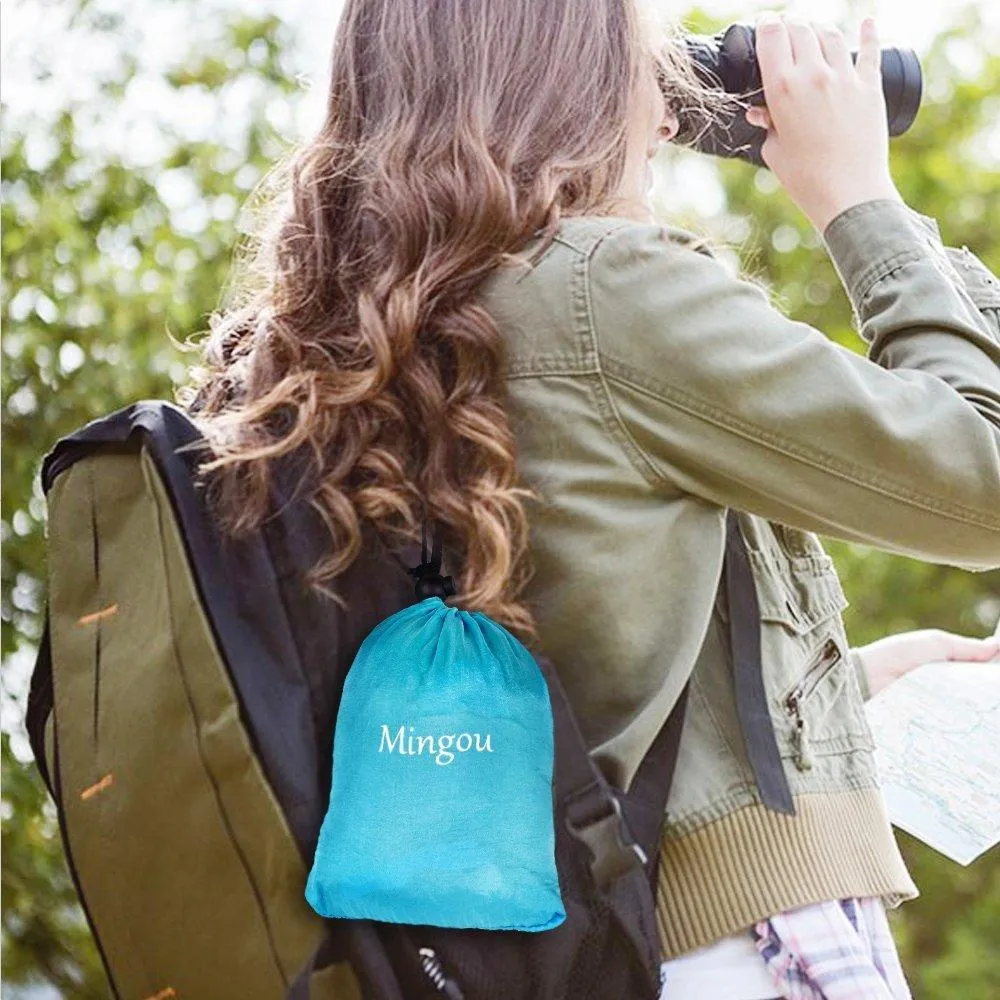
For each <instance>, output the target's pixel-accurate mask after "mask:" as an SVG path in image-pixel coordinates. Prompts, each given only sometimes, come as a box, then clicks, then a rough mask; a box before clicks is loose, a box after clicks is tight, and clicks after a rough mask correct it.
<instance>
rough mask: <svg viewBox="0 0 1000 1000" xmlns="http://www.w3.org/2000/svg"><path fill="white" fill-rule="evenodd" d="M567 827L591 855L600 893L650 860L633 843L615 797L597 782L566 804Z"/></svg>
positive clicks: (591, 867)
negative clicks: (600, 889)
mask: <svg viewBox="0 0 1000 1000" xmlns="http://www.w3.org/2000/svg"><path fill="white" fill-rule="evenodd" d="M595 792H596V793H597V794H596V795H595V794H594V793H595ZM588 799H589V801H588ZM609 807H610V808H609ZM566 826H567V828H568V829H569V832H570V833H571V834H572V835H573V836H574V837H575V838H576V839H577V840H579V841H581V842H582V843H584V844H585V845H586V846H587V849H588V850H589V851H590V854H591V860H590V871H591V873H592V874H593V876H594V881H595V882H596V883H597V885H598V886H599V887H600V888H602V889H603V888H605V887H606V886H608V885H609V884H610V883H611V882H613V881H614V880H615V879H617V878H621V876H623V875H627V874H629V872H631V871H632V870H633V869H635V868H641V867H643V866H645V865H646V863H647V862H648V860H649V859H648V858H647V856H646V852H645V851H644V850H643V849H642V848H641V847H640V846H639V845H638V844H637V843H636V842H635V841H634V840H633V839H632V836H631V834H630V832H629V830H628V827H627V826H626V824H625V817H624V815H623V814H622V807H621V803H620V802H619V801H618V798H617V796H616V795H615V794H614V793H613V792H605V790H604V789H603V788H602V787H601V786H600V785H599V784H598V783H597V782H596V781H595V782H593V783H592V784H590V785H588V786H587V787H586V788H584V789H582V790H581V791H580V792H577V793H576V794H574V795H573V796H571V797H570V798H569V799H568V800H567V801H566Z"/></svg>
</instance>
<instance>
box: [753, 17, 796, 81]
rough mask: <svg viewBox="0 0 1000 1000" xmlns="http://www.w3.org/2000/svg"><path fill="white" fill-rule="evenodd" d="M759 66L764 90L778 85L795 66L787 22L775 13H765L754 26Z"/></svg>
mask: <svg viewBox="0 0 1000 1000" xmlns="http://www.w3.org/2000/svg"><path fill="white" fill-rule="evenodd" d="M754 34H755V36H756V48H757V65H758V66H759V67H760V78H761V82H762V83H763V84H764V89H765V90H767V89H768V84H769V83H778V81H780V80H782V79H783V78H784V77H785V76H787V74H788V73H789V72H790V71H791V69H792V67H793V66H794V65H795V60H794V59H793V58H792V43H791V41H790V40H789V38H788V30H787V28H786V27H785V22H784V21H782V20H781V18H780V17H778V15H777V14H775V13H774V12H773V11H769V10H768V11H764V13H762V14H761V15H759V16H758V18H757V21H756V23H755V25H754Z"/></svg>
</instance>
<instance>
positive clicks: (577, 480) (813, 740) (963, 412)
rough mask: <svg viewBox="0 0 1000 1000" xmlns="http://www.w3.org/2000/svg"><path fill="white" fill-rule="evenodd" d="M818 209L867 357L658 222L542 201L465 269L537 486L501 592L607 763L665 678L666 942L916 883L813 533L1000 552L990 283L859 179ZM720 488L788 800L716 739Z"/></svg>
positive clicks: (903, 891)
mask: <svg viewBox="0 0 1000 1000" xmlns="http://www.w3.org/2000/svg"><path fill="white" fill-rule="evenodd" d="M823 238H824V241H825V245H826V247H827V249H828V251H829V253H830V255H831V257H832V259H833V262H834V264H835V266H836V268H837V271H838V273H839V275H840V278H841V280H842V282H843V285H844V288H845V289H846V291H847V293H848V295H849V297H850V300H851V302H852V304H853V307H854V311H855V320H856V325H857V329H858V331H859V333H860V335H861V336H862V337H863V338H864V340H865V341H867V343H868V357H867V358H865V357H862V356H860V355H859V354H856V353H854V352H852V351H850V350H847V349H846V348H843V347H841V346H839V345H837V344H835V343H833V342H832V341H830V340H829V339H828V338H827V337H826V336H824V334H823V333H822V332H820V331H819V330H816V329H814V328H812V327H810V326H808V325H807V324H805V323H801V322H796V321H795V320H792V319H789V318H787V317H786V316H784V315H783V314H782V313H781V312H780V311H779V310H778V309H776V308H774V307H773V306H772V305H771V303H770V302H769V300H768V298H767V295H766V293H765V292H764V291H763V290H762V289H761V288H760V287H759V286H758V285H757V284H754V283H752V282H750V281H747V280H744V279H742V278H739V277H737V276H735V275H733V274H732V273H731V272H730V270H729V269H728V268H727V267H726V266H725V265H724V263H723V262H722V261H721V260H720V259H719V258H718V256H716V255H715V254H713V253H712V252H711V251H710V250H707V249H699V248H698V247H697V246H696V244H695V237H694V236H693V234H691V233H689V232H686V231H685V230H681V229H677V228H674V227H669V226H665V227H661V226H657V225H651V224H642V223H637V222H633V221H631V220H628V219H623V218H610V217H578V218H571V219H567V220H565V221H564V222H563V223H562V224H561V228H560V230H559V232H558V234H557V235H556V237H555V239H554V240H553V241H552V242H551V243H550V244H549V245H548V247H547V248H545V246H544V245H543V244H540V243H539V242H538V240H539V237H538V236H537V235H536V237H535V240H534V241H532V243H531V244H529V246H528V248H527V250H526V252H525V254H524V255H523V256H524V257H528V256H529V255H532V254H533V253H535V252H536V251H539V250H541V251H543V252H542V253H541V256H540V258H539V259H537V261H536V262H535V263H534V264H533V265H522V266H514V267H511V268H504V269H502V270H500V271H497V272H495V273H494V274H493V275H492V276H491V277H490V278H489V279H488V281H487V282H486V283H485V284H484V285H483V286H482V289H481V296H482V298H481V301H482V304H483V305H484V306H485V307H486V309H487V310H488V312H489V313H490V314H491V315H492V316H493V318H494V319H495V320H496V322H497V324H498V326H499V327H500V330H501V332H502V333H503V335H504V337H505V340H506V343H507V345H508V386H509V390H510V414H511V420H512V425H513V427H514V432H515V435H516V439H517V445H518V449H519V467H520V469H521V473H522V476H523V479H524V481H525V484H526V485H528V486H530V487H532V488H533V489H534V490H535V491H536V492H537V494H538V495H539V498H540V499H539V501H537V502H532V503H531V504H530V507H529V517H530V523H531V533H532V536H531V545H532V553H533V559H534V564H535V567H536V572H535V575H534V577H533V579H532V581H531V583H530V585H529V587H528V589H527V592H526V594H525V597H526V599H527V600H528V601H529V602H530V603H531V605H532V607H533V609H534V610H535V612H536V616H537V621H538V626H539V632H540V635H541V639H542V643H541V645H542V646H543V648H544V651H545V652H546V653H547V654H548V655H550V656H551V657H552V660H553V662H554V663H555V665H556V668H557V670H558V672H559V674H560V677H561V679H562V681H563V683H564V684H565V686H566V689H567V692H568V694H569V697H570V700H571V702H572V704H573V705H574V708H575V709H576V712H577V714H578V718H579V721H580V724H581V726H582V728H583V731H584V735H585V737H586V738H587V739H588V741H589V744H590V746H591V748H592V753H593V755H594V756H595V759H596V760H597V761H598V762H599V763H600V765H601V766H602V768H603V769H604V770H605V772H606V773H607V775H608V776H609V778H610V779H611V780H612V781H614V782H615V783H616V784H618V785H619V786H620V787H622V788H627V787H628V786H629V783H630V782H631V780H632V777H633V776H634V774H635V771H636V769H637V767H638V764H639V762H640V761H641V759H642V757H643V755H644V754H645V752H646V750H647V748H648V747H649V745H650V743H651V742H652V740H653V738H654V736H655V734H656V733H657V731H658V730H659V728H660V727H661V725H662V724H663V722H664V720H665V719H666V717H667V715H668V714H669V712H670V709H671V707H672V706H673V705H674V702H675V700H676V699H677V697H678V695H679V693H680V691H681V689H682V688H683V686H684V685H685V683H686V682H687V681H688V680H689V678H690V679H691V681H692V686H691V697H690V699H689V704H688V710H687V716H686V720H685V725H684V730H683V736H682V741H681V749H680V757H679V761H678V767H677V774H676V778H675V781H674V784H673V787H672V789H671V793H670V799H669V802H668V806H667V812H668V816H667V824H666V827H665V834H664V841H663V850H662V851H661V860H660V865H661V870H660V892H659V897H660V898H659V900H658V911H659V917H660V930H661V941H662V945H663V950H664V954H665V955H676V954H679V953H682V952H684V951H687V950H690V949H692V948H696V947H699V946H700V945H703V944H705V943H707V942H708V941H711V940H714V939H716V938H718V937H721V936H723V935H725V934H728V933H733V932H735V931H736V930H738V929H740V928H741V927H746V926H749V925H750V924H751V923H753V922H754V921H755V920H758V919H760V918H762V917H764V916H767V915H769V914H772V913H775V912H778V911H780V910H784V909H788V908H790V907H794V906H798V905H804V904H806V903H809V902H812V901H816V900H819V899H830V898H840V897H846V896H864V895H880V896H882V897H883V898H885V899H886V900H887V901H888V902H889V903H890V905H893V904H895V903H897V902H898V901H900V900H902V899H905V898H909V897H911V896H913V895H915V893H916V889H915V887H914V885H913V883H912V881H911V879H910V877H909V875H908V874H907V871H906V868H905V866H904V865H903V862H902V860H901V858H900V855H899V852H898V850H897V848H896V845H895V841H894V839H893V836H892V831H891V828H890V826H889V823H888V821H887V819H886V815H885V810H884V806H883V801H882V796H881V793H880V791H879V785H878V777H877V773H876V768H875V762H874V759H873V753H872V751H873V743H872V735H871V732H870V731H869V728H868V726H867V724H866V720H865V713H864V707H863V701H864V698H865V695H866V689H865V684H864V676H863V672H862V671H861V669H860V661H859V660H858V658H857V656H856V654H855V653H853V652H852V651H851V650H850V647H849V644H848V640H847V637H846V635H845V631H844V626H843V622H842V620H841V612H842V611H843V609H844V608H845V606H846V605H847V599H846V598H845V596H844V593H843V590H842V589H841V586H840V582H839V580H838V578H837V574H836V572H835V569H834V566H833V563H832V561H831V559H830V557H829V556H828V555H827V554H826V553H825V552H824V550H823V548H822V545H821V544H820V541H819V539H818V538H817V536H816V534H815V533H816V532H818V533H822V534H825V535H828V536H831V537H836V538H842V539H847V540H849V541H853V542H860V543H863V544H866V545H870V546H874V547H877V548H880V549H884V550H886V551H889V552H896V553H901V554H904V555H907V556H911V557H915V558H918V559H922V560H925V561H928V562H936V563H944V564H949V565H953V566H960V567H963V568H967V569H969V570H973V571H979V570H986V569H990V568H994V567H997V566H1000V285H998V283H997V281H996V279H995V278H994V277H993V276H992V275H991V274H990V273H989V272H988V271H987V270H986V269H985V267H983V266H982V264H981V263H980V262H979V261H978V259H977V258H976V257H975V256H973V255H972V254H971V253H969V252H968V250H962V251H958V250H952V249H950V248H948V249H946V248H943V247H942V244H941V240H940V236H939V232H938V229H937V225H936V224H935V222H934V221H933V220H931V219H929V218H927V217H925V216H921V215H919V214H918V213H916V212H914V211H912V210H911V209H909V208H907V207H906V206H904V205H902V204H901V203H898V202H893V201H890V200H877V201H870V202H866V203H863V204H860V205H856V206H854V207H853V208H850V209H848V210H847V211H845V212H843V213H841V214H840V215H839V216H838V217H837V218H836V219H834V220H833V221H832V222H831V223H830V225H829V226H828V227H827V229H826V230H825V232H824V234H823ZM728 507H732V508H735V509H738V510H739V511H741V512H742V513H741V515H740V521H741V526H742V528H743V532H744V535H745V536H746V539H747V544H748V547H749V555H750V561H751V565H752V568H753V572H754V576H755V581H756V585H757V590H758V596H759V602H760V609H761V632H762V652H763V659H764V669H765V684H766V688H767V692H768V695H769V698H770V708H771V714H772V718H773V723H774V728H775V731H776V734H777V738H778V744H779V748H780V751H781V754H782V758H783V761H784V763H785V769H786V773H787V775H788V779H789V783H790V786H791V789H792V792H793V795H794V797H795V803H796V815H795V816H794V817H789V816H786V815H782V814H777V813H774V812H771V811H769V810H767V809H765V808H764V807H763V806H762V805H761V804H760V800H759V797H758V795H757V792H756V789H755V786H754V784H753V780H752V776H751V772H750V769H749V765H748V762H747V759H746V756H745V753H744V750H743V744H742V738H741V734H740V728H739V722H738V718H737V714H736V707H735V698H734V693H733V685H732V681H731V678H730V666H729V662H728V659H727V657H728V652H727V647H726V642H725V637H726V632H725V619H726V609H725V607H724V605H723V603H722V601H721V599H718V600H717V588H718V581H719V576H720V572H721V567H722V556H723V542H724V516H725V509H726V508H728Z"/></svg>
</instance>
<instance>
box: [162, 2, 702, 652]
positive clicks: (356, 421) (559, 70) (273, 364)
mask: <svg viewBox="0 0 1000 1000" xmlns="http://www.w3.org/2000/svg"><path fill="white" fill-rule="evenodd" d="M650 71H653V72H656V73H657V74H658V76H659V79H660V82H661V86H663V88H664V90H665V93H666V96H667V99H668V104H669V105H670V106H672V107H674V108H675V109H677V110H683V113H684V114H685V117H686V118H687V120H689V121H690V120H691V115H692V113H698V112H699V111H701V112H704V111H705V110H706V109H707V108H708V107H709V106H710V101H711V98H710V92H708V91H706V90H705V89H704V87H703V85H702V84H700V83H699V81H698V80H697V78H696V76H695V74H694V71H693V68H692V66H691V65H690V63H689V62H688V61H687V59H686V56H685V55H684V50H683V47H682V46H681V45H680V44H679V39H678V37H676V36H675V35H674V34H673V33H672V32H671V31H670V29H668V28H666V27H664V26H663V25H662V24H660V23H659V22H657V21H656V20H655V18H654V17H653V16H652V15H651V14H650V12H649V10H648V9H646V8H644V5H643V3H642V0H544V2H542V0H503V2H500V3H498V2H496V0H435V2H433V3H428V2H427V0H391V2H389V0H348V2H347V3H346V5H345V8H344V11H343V14H342V17H341V20H340V23H339V25H338V28H337V32H336V37H335V40H334V46H333V55H332V66H331V79H330V88H329V98H328V104H327V111H326V117H325V121H324V123H323V125H322V127H321V128H320V130H319V132H318V134H317V135H316V136H315V137H314V138H312V139H311V140H309V141H308V142H305V143H304V144H302V145H301V146H299V147H296V148H295V149H293V150H292V151H291V152H290V154H289V155H288V156H287V157H285V158H284V159H283V161H282V162H279V163H278V164H277V165H276V166H275V168H274V169H273V170H272V171H271V172H270V174H269V175H268V177H267V178H265V181H264V183H263V184H262V185H261V186H259V188H258V192H257V194H258V201H260V200H261V198H263V204H264V210H263V211H261V212H260V213H259V216H258V217H259V219H260V222H259V224H258V226H257V228H256V229H255V230H252V231H251V232H250V235H249V239H248V240H246V241H245V242H244V243H243V245H242V246H241V247H240V248H238V254H237V268H236V269H235V270H234V273H235V274H236V280H233V279H232V278H231V287H230V294H229V295H228V299H227V302H226V304H225V307H224V308H223V309H221V310H220V311H217V312H214V313H213V314H212V315H211V316H210V319H209V326H210V329H209V331H206V332H205V333H206V337H205V340H204V343H203V345H200V348H201V349H202V350H203V360H202V364H201V365H199V366H197V367H195V368H193V369H192V376H191V381H190V382H189V384H188V385H187V386H185V387H184V388H182V389H181V390H180V391H179V393H178V401H179V402H180V403H181V404H182V405H184V406H186V407H187V408H188V409H189V411H190V413H191V415H192V418H193V419H194V420H195V422H196V423H197V424H198V426H199V427H200V429H201V431H202V433H203V434H204V435H205V438H206V441H207V442H208V444H209V446H210V448H211V451H212V453H213V454H212V456H211V459H210V460H209V461H206V462H204V463H202V465H201V466H200V471H201V473H202V474H203V475H206V476H207V474H208V473H214V474H213V476H212V477H211V478H212V489H211V491H210V495H211V496H212V497H213V501H212V502H213V505H214V507H215V512H216V514H217V516H218V518H219V521H220V523H221V525H222V526H223V527H224V529H225V530H227V531H229V532H230V533H232V534H234V535H241V534H245V533H247V532H250V531H252V530H254V529H256V528H258V527H259V526H260V525H261V523H262V522H263V521H264V520H265V519H266V517H267V516H268V514H269V512H270V503H269V486H270V482H271V476H272V474H273V472H274V465H275V463H276V462H278V461H279V460H280V459H282V458H283V457H286V456H290V455H293V454H295V455H298V456H299V457H300V458H301V457H302V456H305V459H306V472H305V473H304V474H303V476H302V480H301V483H302V489H303V490H304V491H306V492H307V495H308V499H309V503H310V504H311V505H312V506H313V507H314V508H315V509H316V511H318V512H319V514H320V515H321V516H322V517H323V519H324V521H325V524H326V526H327V528H328V529H329V532H330V536H331V542H330V548H329V555H328V556H327V557H326V558H324V559H323V560H322V561H321V562H320V563H319V564H317V566H315V567H314V568H313V571H312V572H311V574H310V578H309V583H310V585H311V586H313V587H316V588H318V589H319V590H321V591H322V592H324V593H327V594H328V595H330V596H331V597H333V598H334V599H335V600H339V598H338V596H337V594H336V591H335V589H333V588H332V587H331V586H330V582H331V581H332V580H333V578H335V577H336V576H337V575H339V574H340V573H342V572H343V571H344V570H345V569H346V568H347V567H348V566H350V565H351V563H352V562H353V561H354V560H355V558H356V557H357V555H358V553H359V551H360V550H361V547H362V545H363V528H364V527H365V526H366V525H370V526H371V527H372V528H374V529H375V530H376V531H377V532H378V533H379V534H380V536H381V537H382V538H383V539H384V540H386V541H387V542H388V543H389V544H390V545H392V544H394V543H401V542H404V541H410V540H413V539H416V538H418V537H419V533H420V526H421V522H422V520H423V519H424V518H425V517H429V518H431V519H433V520H434V522H435V523H436V524H437V525H438V526H439V528H440V529H442V534H443V538H444V540H445V545H446V551H447V552H448V554H449V555H450V556H451V557H452V558H453V559H454V560H455V562H454V563H452V562H451V560H450V559H449V566H454V565H457V566H459V567H460V572H459V573H458V574H457V585H458V595H457V598H456V600H457V601H458V603H459V604H460V605H461V606H463V607H466V608H469V609H477V610H481V611H483V612H485V613H487V614H489V615H490V616H492V617H493V618H494V619H495V620H497V621H499V622H502V623H503V624H505V625H506V626H507V627H509V628H511V629H512V630H514V631H516V632H520V633H521V635H522V636H523V637H536V636H537V633H536V630H535V625H534V620H533V617H532V614H531V612H530V610H529V608H528V607H527V606H526V605H525V604H524V603H523V602H521V601H520V600H519V595H520V593H521V591H522V590H523V587H524V585H525V583H526V582H527V580H528V579H529V578H530V575H531V569H530V556H529V552H528V521H527V516H526V510H525V501H527V500H529V499H530V498H532V497H533V496H534V494H533V493H532V491H531V490H529V489H528V488H526V487H525V486H523V485H522V484H520V483H519V480H518V470H517V462H516V448H515V440H514V437H513V435H512V432H511V428H510V426H509V424H508V419H507V414H506V409H505V380H504V363H505V354H504V340H503V336H502V335H501V333H500V331H499V330H498V329H497V326H496V325H495V323H494V322H493V320H492V319H491V318H490V316H489V315H488V313H487V312H486V311H485V310H484V309H483V308H482V307H481V306H480V305H478V304H477V302H476V300H475V297H474V292H475V289H476V287H477V285H479V284H480V282H482V281H483V279H484V278H485V277H486V276H487V275H488V274H489V273H490V272H491V271H492V270H493V269H494V268H496V267H498V266H506V265H509V264H517V263H523V260H522V258H521V257H519V256H518V251H519V250H521V249H522V248H524V246H525V244H526V243H527V242H528V241H529V240H530V239H531V238H532V237H533V236H536V235H541V236H542V242H541V245H540V247H539V254H540V253H541V252H542V251H544V249H545V248H546V247H547V246H548V244H549V242H550V241H551V238H552V237H553V235H554V234H555V232H556V230H557V229H558V226H559V222H560V219H562V218H565V217H567V216H576V215H584V214H615V207H616V205H617V202H616V192H617V190H618V189H619V185H620V182H621V180H622V176H623V168H624V167H625V163H626V139H627V124H628V121H629V116H630V110H631V106H632V100H633V96H634V94H635V93H636V86H637V83H638V81H639V79H640V76H641V74H643V73H646V72H650Z"/></svg>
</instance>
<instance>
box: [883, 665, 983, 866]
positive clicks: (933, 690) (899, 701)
mask: <svg viewBox="0 0 1000 1000" xmlns="http://www.w3.org/2000/svg"><path fill="white" fill-rule="evenodd" d="M866 708H867V713H868V721H869V724H870V725H871V729H872V733H873V735H874V737H875V743H876V746H877V750H876V759H877V761H878V767H879V772H880V774H881V778H882V786H883V793H884V795H885V803H886V807H887V808H888V810H889V818H890V819H891V820H892V822H893V823H894V824H895V825H896V826H898V827H900V828H901V829H903V830H905V831H906V832H907V833H911V834H913V836H915V837H917V838H919V839H920V840H922V841H923V842H924V843H925V844H929V845H930V846H931V847H933V848H934V849H935V850H936V851H940V852H941V853H942V854H944V855H946V856H947V857H949V858H951V859H952V860H953V861H957V862H958V863H959V864H961V865H968V864H971V863H972V862H973V861H974V860H975V859H976V858H977V857H978V856H979V855H980V854H982V853H983V852H984V851H986V850H988V849H989V848H990V847H992V846H993V845H994V844H996V843H997V842H998V841H1000V663H997V662H995V661H990V662H987V663H959V662H953V663H927V664H924V666H922V667H918V668H917V669H916V670H912V671H910V672H909V673H908V674H905V675H904V676H903V677H901V678H900V679H899V680H897V681H895V682H894V683H892V684H890V685H889V686H888V687H887V688H885V689H884V690H883V691H880V692H879V693H878V694H877V695H876V696H875V697H874V698H872V699H871V700H870V701H869V702H868V704H867V706H866Z"/></svg>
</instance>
